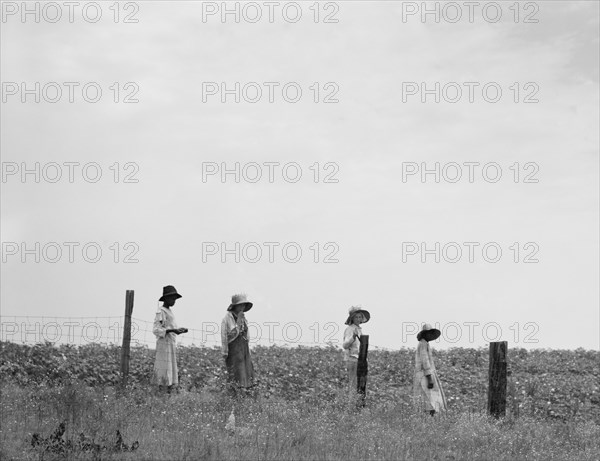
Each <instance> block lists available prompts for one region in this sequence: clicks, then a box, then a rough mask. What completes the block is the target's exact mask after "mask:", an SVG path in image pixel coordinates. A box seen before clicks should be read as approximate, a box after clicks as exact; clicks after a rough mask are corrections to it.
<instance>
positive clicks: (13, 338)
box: [0, 315, 393, 351]
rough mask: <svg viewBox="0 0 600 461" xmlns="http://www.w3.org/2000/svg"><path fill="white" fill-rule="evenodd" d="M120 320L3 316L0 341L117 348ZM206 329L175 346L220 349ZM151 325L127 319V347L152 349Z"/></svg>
mask: <svg viewBox="0 0 600 461" xmlns="http://www.w3.org/2000/svg"><path fill="white" fill-rule="evenodd" d="M124 322H125V321H124V318H123V317H120V316H93V317H83V316H81V317H74V316H27V315H21V316H6V315H3V316H1V317H0V341H5V342H12V343H20V344H28V345H33V344H40V343H52V344H55V345H61V344H70V345H77V346H82V345H86V344H103V345H116V346H120V345H121V344H122V342H123V328H124ZM209 325H210V328H201V329H194V328H190V329H188V331H187V333H185V334H182V335H178V337H177V341H176V342H177V344H178V345H180V346H190V347H220V346H221V332H220V325H219V324H216V323H210V324H209ZM153 326H154V322H151V321H148V320H145V319H139V318H136V317H132V318H131V346H132V347H136V346H140V347H149V348H154V347H155V346H156V341H157V338H156V336H155V334H154V333H153ZM250 345H251V346H255V345H261V346H271V345H276V346H281V347H296V346H307V347H325V348H329V347H338V348H341V341H339V340H337V339H334V340H332V341H300V340H295V339H293V340H291V339H286V338H278V337H275V336H274V335H273V336H272V335H269V336H268V337H263V335H259V336H258V337H257V336H254V337H253V336H252V335H250ZM369 347H370V348H371V349H375V350H381V351H392V350H393V349H389V348H385V347H379V346H376V345H373V344H370V345H369Z"/></svg>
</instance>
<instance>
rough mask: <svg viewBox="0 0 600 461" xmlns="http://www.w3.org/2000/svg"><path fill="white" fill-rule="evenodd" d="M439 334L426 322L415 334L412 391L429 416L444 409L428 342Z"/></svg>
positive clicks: (444, 401) (443, 395)
mask: <svg viewBox="0 0 600 461" xmlns="http://www.w3.org/2000/svg"><path fill="white" fill-rule="evenodd" d="M440 335H441V332H440V330H438V329H436V328H433V327H432V326H431V325H429V324H428V323H426V324H424V325H423V328H421V331H420V332H419V333H418V334H417V341H419V344H418V345H417V351H416V353H415V377H414V383H413V391H414V395H415V398H416V400H417V402H418V403H419V404H420V405H421V407H422V409H424V410H426V411H429V414H431V416H433V415H435V413H436V412H441V411H446V409H447V408H448V407H447V404H446V395H445V394H444V389H443V388H442V383H441V382H440V379H439V378H438V375H437V372H436V369H435V363H434V362H433V356H432V354H431V346H430V345H429V343H430V342H431V341H435V340H436V339H438V338H439V337H440Z"/></svg>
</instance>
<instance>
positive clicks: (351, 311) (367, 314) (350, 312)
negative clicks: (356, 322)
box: [346, 306, 371, 325]
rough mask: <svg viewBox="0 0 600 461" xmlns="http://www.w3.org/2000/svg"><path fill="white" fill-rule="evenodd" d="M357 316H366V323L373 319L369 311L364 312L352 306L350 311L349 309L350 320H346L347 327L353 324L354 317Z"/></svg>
mask: <svg viewBox="0 0 600 461" xmlns="http://www.w3.org/2000/svg"><path fill="white" fill-rule="evenodd" d="M356 314H362V315H364V317H365V321H364V323H367V322H368V321H369V320H370V319H371V314H369V311H367V310H364V309H363V308H362V307H360V306H352V307H351V308H350V309H348V318H347V319H346V325H351V324H352V317H354V316H355V315H356Z"/></svg>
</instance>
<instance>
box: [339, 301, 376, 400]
mask: <svg viewBox="0 0 600 461" xmlns="http://www.w3.org/2000/svg"><path fill="white" fill-rule="evenodd" d="M370 318H371V314H370V313H369V311H367V310H365V309H362V308H361V307H358V306H352V307H351V308H350V309H349V310H348V318H347V319H346V325H348V326H347V327H346V330H345V331H344V341H343V343H342V347H343V348H344V361H345V362H346V369H347V372H348V394H349V398H350V400H351V401H354V400H356V399H357V397H358V392H357V391H358V389H357V368H358V352H359V350H360V337H361V335H362V329H361V327H360V326H361V324H363V323H366V322H368V321H369V320H370Z"/></svg>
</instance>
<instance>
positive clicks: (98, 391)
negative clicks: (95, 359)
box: [0, 381, 600, 461]
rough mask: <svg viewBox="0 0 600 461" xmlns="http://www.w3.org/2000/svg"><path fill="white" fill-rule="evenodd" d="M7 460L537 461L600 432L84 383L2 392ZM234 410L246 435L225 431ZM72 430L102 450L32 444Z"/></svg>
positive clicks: (592, 441) (582, 456)
mask: <svg viewBox="0 0 600 461" xmlns="http://www.w3.org/2000/svg"><path fill="white" fill-rule="evenodd" d="M1 391H2V396H1V405H0V409H1V416H0V422H1V429H0V443H1V448H0V458H1V459H2V460H10V459H19V460H21V459H24V460H39V459H44V460H51V459H73V460H79V459H82V460H83V459H86V460H88V459H89V460H91V459H106V460H113V459H114V460H116V459H125V460H129V459H131V460H134V459H135V460H138V459H144V460H213V459H214V460H220V459H256V460H281V459H285V460H288V459H319V460H338V459H339V460H342V459H343V460H347V459H365V460H402V459H406V460H412V459H415V460H420V459H428V460H478V459H482V460H483V459H485V460H489V459H498V460H515V459H519V460H529V459H544V460H545V459H560V460H563V459H574V460H575V459H576V460H578V461H585V460H598V459H600V426H599V425H598V424H596V423H594V422H593V421H578V422H562V421H552V420H547V419H536V418H533V417H530V416H520V417H518V418H517V417H514V416H508V417H506V418H504V419H500V420H495V419H492V418H489V417H488V416H486V415H485V414H483V413H482V412H479V411H476V412H449V413H447V414H445V415H441V416H439V417H438V416H436V417H434V418H432V417H430V416H429V415H426V414H421V413H417V412H415V410H413V409H412V407H411V406H407V405H406V404H405V403H404V402H400V401H399V402H397V403H396V402H395V401H393V400H380V401H374V400H369V401H368V405H367V407H366V408H364V409H362V410H356V409H354V408H351V407H349V406H348V404H347V402H346V398H345V395H339V396H337V397H336V398H332V399H321V400H318V399H311V401H310V402H308V401H305V400H297V401H289V400H285V401H284V400H278V399H277V398H269V399H265V398H262V397H261V396H260V395H259V396H256V397H254V398H252V397H247V398H240V399H231V398H230V397H228V396H227V395H225V394H224V393H223V394H220V393H217V394H215V393H211V394H209V393H201V392H187V391H181V392H180V393H178V394H172V395H165V394H158V393H157V392H156V390H155V389H154V388H148V387H135V388H131V389H128V390H127V391H126V392H124V393H122V394H119V393H118V391H117V390H116V388H114V387H112V386H107V387H104V388H99V387H97V388H91V387H87V386H85V385H82V384H78V383H76V382H74V381H72V382H67V383H64V384H63V385H60V386H56V387H49V386H48V385H44V384H41V385H31V386H28V387H18V386H16V385H14V384H5V385H3V386H2V388H1ZM232 410H233V412H234V414H235V417H236V429H235V430H234V431H227V430H225V424H226V421H227V419H228V417H229V415H230V414H231V412H232ZM62 421H65V422H66V432H65V434H64V438H65V439H69V440H76V439H77V437H79V434H80V433H83V434H84V436H85V437H86V438H87V439H93V440H94V441H95V442H96V443H98V444H99V445H100V446H103V447H106V449H102V450H100V451H82V450H79V449H77V447H74V448H72V449H68V450H63V451H61V452H53V451H51V450H46V448H45V447H44V446H37V447H32V446H31V436H32V434H33V433H39V434H40V435H41V436H42V437H47V436H48V435H50V434H51V433H52V432H53V431H54V430H55V429H56V427H57V426H58V425H59V423H60V422H62ZM117 430H119V431H120V433H121V434H123V439H124V441H125V442H126V443H127V444H128V445H131V444H132V443H133V442H134V441H138V442H139V448H138V449H137V450H136V451H134V452H124V451H114V450H111V447H112V446H114V440H115V434H116V431H117Z"/></svg>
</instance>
